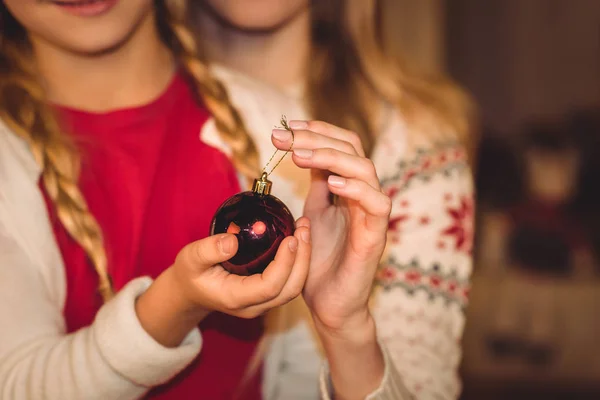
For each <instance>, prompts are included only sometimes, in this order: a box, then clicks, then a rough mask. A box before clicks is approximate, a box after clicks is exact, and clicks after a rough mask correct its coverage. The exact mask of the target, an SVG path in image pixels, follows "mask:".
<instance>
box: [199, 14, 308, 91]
mask: <svg viewBox="0 0 600 400" xmlns="http://www.w3.org/2000/svg"><path fill="white" fill-rule="evenodd" d="M198 20H199V27H200V34H201V38H202V40H203V49H204V52H205V54H206V55H207V56H208V59H209V60H211V62H214V63H217V64H220V65H223V66H225V67H228V68H231V69H233V70H236V71H239V72H242V73H244V74H245V75H248V76H251V77H253V78H256V79H258V80H260V81H263V82H266V83H269V84H271V85H274V86H276V87H279V88H284V89H285V88H288V87H290V86H295V85H297V84H299V82H302V81H303V79H304V77H305V74H306V64H307V62H308V57H309V53H310V11H309V10H308V9H307V10H306V11H305V12H302V13H300V14H299V15H297V16H296V17H295V18H294V19H292V20H291V21H288V22H287V23H286V24H285V25H283V26H281V27H279V28H277V29H275V30H274V31H270V32H265V33H262V32H261V33H258V32H247V31H242V30H237V29H235V28H232V27H230V26H226V25H224V24H223V23H221V22H220V21H218V20H217V19H216V18H214V17H213V16H212V15H211V14H210V13H207V12H203V13H200V15H199V16H198Z"/></svg>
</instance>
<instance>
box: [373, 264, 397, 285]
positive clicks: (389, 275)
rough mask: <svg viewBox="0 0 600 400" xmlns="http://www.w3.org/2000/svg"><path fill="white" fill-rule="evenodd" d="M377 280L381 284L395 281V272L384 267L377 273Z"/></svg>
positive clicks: (391, 268)
mask: <svg viewBox="0 0 600 400" xmlns="http://www.w3.org/2000/svg"><path fill="white" fill-rule="evenodd" d="M377 278H378V279H379V280H381V281H382V282H391V281H393V280H394V279H396V270H395V269H394V268H393V267H391V266H389V265H386V266H385V267H383V268H381V269H379V271H377Z"/></svg>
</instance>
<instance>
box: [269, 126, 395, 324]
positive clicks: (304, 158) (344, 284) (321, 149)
mask: <svg viewBox="0 0 600 400" xmlns="http://www.w3.org/2000/svg"><path fill="white" fill-rule="evenodd" d="M289 125H290V128H291V129H293V131H294V149H295V150H294V155H293V160H294V162H295V163H296V165H298V166H299V167H301V168H309V169H311V177H312V179H311V187H310V191H309V195H308V198H307V200H306V204H305V208H304V215H305V216H307V217H308V218H309V220H310V222H311V224H312V229H311V230H312V237H313V243H314V246H313V250H312V260H311V266H310V271H309V274H308V279H307V281H306V285H305V287H304V292H303V295H304V299H305V301H306V303H307V305H308V306H309V308H310V310H311V312H312V314H313V318H314V319H315V323H316V324H317V328H322V329H325V330H326V331H327V332H329V333H331V332H336V333H342V332H357V331H362V332H365V329H370V328H371V327H372V323H373V321H372V320H371V316H370V313H369V311H368V301H369V297H370V294H371V288H372V284H373V280H374V277H375V273H376V270H377V267H378V264H379V262H380V258H381V256H382V253H383V250H384V248H385V243H386V233H387V227H388V219H389V214H390V210H391V200H390V199H389V197H388V196H386V195H385V194H383V193H382V191H381V188H380V186H379V179H378V177H377V174H376V172H375V168H374V166H373V163H372V162H371V160H369V159H368V158H366V157H365V152H364V150H363V148H362V145H361V142H360V139H359V137H358V136H357V135H356V134H354V133H352V132H349V131H347V130H344V129H341V128H338V127H336V126H333V125H330V124H327V123H324V122H319V121H311V122H304V121H292V122H290V124H289ZM272 140H273V143H274V144H275V146H276V147H277V148H278V149H281V150H287V149H289V147H290V145H291V143H292V142H291V140H292V135H291V133H290V132H289V131H285V130H274V131H273V138H272ZM331 194H334V195H336V196H338V198H337V199H335V200H332V196H331ZM362 328H365V329H362Z"/></svg>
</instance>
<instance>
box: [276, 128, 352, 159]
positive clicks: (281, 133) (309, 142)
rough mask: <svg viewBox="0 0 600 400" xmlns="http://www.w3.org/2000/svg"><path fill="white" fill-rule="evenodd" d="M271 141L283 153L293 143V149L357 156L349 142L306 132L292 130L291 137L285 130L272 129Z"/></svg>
mask: <svg viewBox="0 0 600 400" xmlns="http://www.w3.org/2000/svg"><path fill="white" fill-rule="evenodd" d="M271 141H272V142H273V145H274V146H275V147H277V148H278V149H279V150H284V151H285V150H288V149H289V148H290V147H292V141H293V148H294V149H319V148H331V149H336V150H339V151H341V152H344V153H348V154H353V155H358V153H357V151H356V149H355V148H354V146H353V145H352V144H351V143H350V142H348V141H345V140H343V139H338V138H335V137H330V136H325V135H322V134H320V133H316V132H313V131H308V130H294V134H293V135H292V132H290V131H286V130H285V129H273V134H272V135H271Z"/></svg>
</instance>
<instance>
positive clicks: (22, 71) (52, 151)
mask: <svg viewBox="0 0 600 400" xmlns="http://www.w3.org/2000/svg"><path fill="white" fill-rule="evenodd" d="M155 3H156V16H157V20H158V21H157V23H158V26H159V29H160V32H161V34H162V38H163V40H164V41H165V42H166V43H167V44H168V45H169V46H170V47H171V49H172V50H173V53H174V55H175V56H176V58H177V59H178V61H179V62H180V64H181V66H182V67H183V69H184V71H185V72H186V73H187V74H188V76H189V78H190V81H191V82H192V83H193V86H194V87H195V88H196V89H197V94H198V96H199V97H200V100H201V101H203V102H204V104H205V105H206V107H207V108H208V109H209V110H210V112H211V113H212V115H213V116H214V119H215V122H216V126H217V128H218V129H219V131H220V133H221V135H222V137H223V138H224V139H225V140H226V141H227V142H228V144H229V145H230V146H231V150H232V155H233V163H234V165H235V167H236V168H237V170H238V171H240V172H241V173H242V174H244V175H245V176H246V177H248V178H249V179H250V178H254V177H256V176H258V175H257V174H258V173H259V171H260V170H259V165H258V152H257V149H256V146H255V145H254V143H253V142H252V140H251V139H250V136H249V134H248V132H247V131H246V129H245V127H244V123H243V122H242V119H241V117H240V115H239V114H238V112H237V111H236V110H235V108H234V107H233V106H232V104H231V102H230V101H229V98H228V95H227V91H226V90H225V88H224V87H223V85H222V84H221V83H220V82H218V81H217V80H215V79H214V78H213V77H212V76H211V74H210V72H209V70H208V67H207V65H206V64H205V63H204V62H203V61H202V60H200V58H199V57H198V52H197V48H196V41H195V38H194V35H193V33H192V31H191V30H190V29H189V24H188V20H187V15H189V14H188V13H187V10H186V7H187V3H188V2H187V1H186V0H164V1H163V0H156V1H155ZM0 118H1V119H2V120H3V121H4V122H5V123H6V124H7V125H8V126H9V127H10V128H11V129H12V130H13V131H14V132H15V133H16V134H17V135H19V136H21V137H22V138H23V139H24V140H26V141H27V142H28V144H29V146H30V148H31V150H32V152H33V154H34V156H35V158H36V160H37V162H38V163H39V165H40V167H41V170H42V173H41V177H42V181H43V184H44V187H45V189H46V191H47V193H48V196H49V197H50V199H51V200H52V202H53V204H54V206H55V208H56V212H57V215H58V218H59V220H60V222H61V223H62V224H63V226H64V227H65V229H66V230H67V231H68V232H69V234H70V235H71V236H72V237H73V239H75V240H76V241H77V242H78V243H79V244H80V245H81V247H82V248H83V249H84V250H85V252H86V253H87V255H88V257H89V258H90V260H91V262H92V264H93V266H94V268H95V269H96V272H97V273H98V277H99V287H98V290H99V292H100V295H101V296H102V298H103V300H104V301H108V300H109V299H110V298H111V297H112V296H113V295H114V290H113V287H112V282H111V279H110V276H109V274H108V268H107V259H106V253H105V250H104V243H103V239H102V231H101V229H100V226H99V225H98V222H97V221H96V220H95V218H94V217H93V216H92V214H91V213H90V211H89V210H88V207H87V204H86V201H85V199H84V197H83V195H82V193H81V191H80V189H79V187H78V185H77V182H78V172H79V157H78V153H77V149H76V148H75V146H74V145H73V144H72V143H71V141H70V140H69V136H68V135H66V134H65V133H64V132H63V131H62V129H61V127H60V126H59V124H58V122H57V119H56V116H55V114H54V111H53V110H52V109H51V107H50V106H49V105H48V104H47V102H46V99H45V93H44V89H43V86H42V83H41V82H40V78H39V76H38V74H37V71H36V69H35V63H34V62H32V53H31V48H30V44H29V43H28V40H27V35H26V32H25V30H24V29H23V27H22V26H21V25H20V24H19V23H18V22H17V21H16V20H15V19H14V18H13V17H12V15H11V14H10V13H9V11H8V10H7V8H6V6H5V5H4V3H0Z"/></svg>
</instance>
